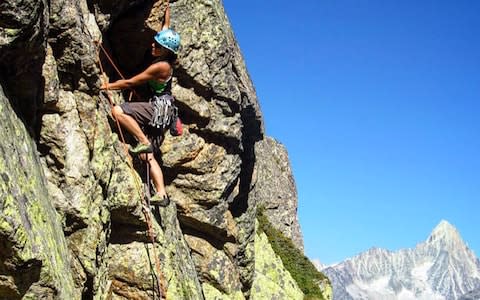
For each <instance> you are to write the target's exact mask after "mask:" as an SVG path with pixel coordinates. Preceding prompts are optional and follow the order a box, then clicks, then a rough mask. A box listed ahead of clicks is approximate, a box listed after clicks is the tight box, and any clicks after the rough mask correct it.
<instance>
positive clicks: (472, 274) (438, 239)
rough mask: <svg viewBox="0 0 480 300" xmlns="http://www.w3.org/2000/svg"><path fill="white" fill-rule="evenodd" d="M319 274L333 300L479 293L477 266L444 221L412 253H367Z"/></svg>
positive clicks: (444, 298) (446, 299) (434, 298)
mask: <svg viewBox="0 0 480 300" xmlns="http://www.w3.org/2000/svg"><path fill="white" fill-rule="evenodd" d="M322 271H323V272H324V273H325V274H326V275H327V276H328V277H329V278H330V280H331V282H332V285H333V291H334V297H333V299H334V300H360V299H362V300H367V299H368V300H390V299H391V300H410V299H411V300H414V299H415V300H453V299H460V298H461V297H462V296H463V295H465V294H467V293H469V292H471V291H474V290H478V289H479V288H480V261H479V260H478V258H476V257H475V254H474V253H473V252H472V251H471V250H470V249H469V248H468V247H467V245H466V244H465V243H464V241H463V240H462V238H461V236H460V234H459V233H458V231H457V230H456V229H455V227H453V226H452V225H450V224H449V223H448V222H447V221H441V222H440V224H438V225H437V227H435V229H434V230H433V232H432V233H431V234H430V236H429V237H428V239H427V241H425V242H423V243H420V244H418V245H417V246H416V247H415V248H414V249H403V250H400V251H397V252H391V251H388V250H384V249H379V248H372V249H370V250H368V251H367V252H364V253H362V254H360V255H358V256H356V257H354V258H351V259H348V260H346V261H344V262H342V263H339V264H337V265H335V266H331V267H328V268H325V269H323V270H322Z"/></svg>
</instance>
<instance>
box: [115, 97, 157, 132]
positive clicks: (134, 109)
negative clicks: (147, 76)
mask: <svg viewBox="0 0 480 300" xmlns="http://www.w3.org/2000/svg"><path fill="white" fill-rule="evenodd" d="M120 107H121V108H122V110H123V112H124V113H125V114H127V115H129V116H131V117H132V118H133V119H134V120H135V121H137V123H138V124H139V125H140V126H141V127H146V126H147V125H148V123H149V122H150V120H152V117H153V113H154V111H155V107H154V105H153V103H151V102H146V101H145V102H125V103H122V104H121V105H120Z"/></svg>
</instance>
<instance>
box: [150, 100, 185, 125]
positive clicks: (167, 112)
mask: <svg viewBox="0 0 480 300" xmlns="http://www.w3.org/2000/svg"><path fill="white" fill-rule="evenodd" d="M173 101H174V98H173V96H172V95H170V94H163V95H160V96H158V95H154V96H153V97H152V99H150V102H151V103H153V106H154V112H153V117H152V119H151V120H150V123H148V125H150V126H152V127H155V128H161V129H165V128H167V127H168V126H170V124H171V122H172V120H173V118H174V117H175V116H176V115H177V114H178V112H177V108H176V107H175V106H174V105H173Z"/></svg>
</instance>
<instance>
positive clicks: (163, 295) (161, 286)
mask: <svg viewBox="0 0 480 300" xmlns="http://www.w3.org/2000/svg"><path fill="white" fill-rule="evenodd" d="M98 45H99V46H100V49H102V51H103V53H104V54H105V56H106V57H107V59H108V60H109V62H110V63H111V64H112V65H113V67H114V69H115V70H116V71H117V73H118V74H119V75H120V77H121V78H122V79H125V77H123V75H122V73H121V72H120V70H119V69H118V68H117V66H116V65H115V63H114V62H113V60H112V58H111V57H110V56H109V55H108V53H107V51H106V50H105V49H104V48H103V46H102V44H100V43H98ZM97 49H98V48H97ZM99 52H100V51H97V59H98V62H99V65H100V71H101V73H102V75H103V76H102V82H107V85H106V87H107V88H106V91H107V98H108V101H109V102H110V108H113V106H114V103H113V100H112V98H111V94H110V90H109V89H108V80H107V78H106V75H105V73H104V70H103V65H102V62H101V60H100V53H99ZM104 80H105V81H104ZM132 93H135V91H134V90H132V92H131V93H130V97H129V98H130V99H131V97H132ZM135 94H136V93H135ZM130 99H129V100H130ZM115 121H116V124H117V129H118V132H119V133H120V138H121V141H122V143H123V144H124V145H125V148H124V149H125V153H126V155H127V157H130V156H129V155H128V148H127V146H126V143H125V138H124V136H123V131H122V127H121V126H120V122H119V121H118V120H117V119H115ZM146 159H148V157H147V158H146ZM127 161H128V166H129V167H130V170H131V172H132V175H133V178H135V185H136V188H137V190H138V191H139V195H140V198H141V199H142V202H143V213H144V215H145V219H146V221H147V226H148V230H147V232H148V235H149V238H150V240H151V242H152V250H153V256H154V257H155V266H156V269H157V274H158V276H155V277H156V278H157V284H158V287H159V293H160V298H162V299H166V287H165V285H164V281H165V278H164V277H163V273H162V272H161V267H160V260H159V258H158V256H157V254H156V250H155V234H154V230H153V225H152V218H151V215H150V213H151V211H150V209H147V207H149V203H145V195H144V193H145V191H143V190H142V188H141V187H140V183H139V181H138V178H137V176H135V175H136V174H135V169H134V167H133V162H132V160H131V159H127ZM146 163H147V164H149V162H148V161H146ZM147 171H148V167H147ZM147 184H150V183H149V182H147ZM154 275H155V274H154Z"/></svg>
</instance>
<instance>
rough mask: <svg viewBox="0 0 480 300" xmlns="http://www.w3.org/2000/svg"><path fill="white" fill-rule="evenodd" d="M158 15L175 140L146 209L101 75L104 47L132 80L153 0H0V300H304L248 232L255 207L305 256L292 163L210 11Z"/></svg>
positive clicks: (254, 228) (147, 36)
mask: <svg viewBox="0 0 480 300" xmlns="http://www.w3.org/2000/svg"><path fill="white" fill-rule="evenodd" d="M170 5H171V9H172V21H173V26H174V28H175V29H176V30H177V31H178V32H179V33H180V34H181V36H182V49H181V52H180V55H179V63H178V65H177V66H176V68H175V73H174V89H173V93H174V95H175V97H176V98H177V104H178V106H179V110H180V116H181V118H182V121H183V122H184V130H185V133H184V135H183V136H181V137H172V136H170V135H168V134H167V136H166V139H165V141H164V143H163V145H162V149H161V150H162V166H163V169H164V173H165V176H166V178H165V180H166V184H167V191H168V193H169V195H170V196H171V198H172V199H173V200H174V202H172V203H171V204H170V205H169V206H168V207H166V208H160V209H159V208H153V209H150V208H146V207H145V205H144V204H143V203H144V201H143V197H142V192H141V189H142V187H141V182H142V180H143V181H145V180H146V179H145V178H144V176H143V174H144V173H145V172H144V170H143V165H142V163H140V162H138V161H136V160H133V165H134V166H135V171H133V170H132V169H131V168H130V166H129V162H130V157H129V156H128V154H126V153H125V151H124V146H123V144H122V142H121V141H120V138H119V132H118V130H117V129H116V125H115V121H114V120H113V119H112V117H111V114H110V106H109V102H108V99H107V97H106V96H105V94H104V93H101V92H100V91H99V86H100V84H101V81H102V79H104V78H103V75H102V72H101V68H100V66H101V65H102V66H103V67H104V68H105V69H104V71H105V73H106V76H108V77H110V80H114V79H117V78H118V76H119V75H118V74H117V73H116V72H115V71H114V70H113V68H112V66H111V64H110V63H109V62H108V60H107V58H106V56H105V54H104V53H102V51H101V49H100V45H103V47H104V48H105V49H106V50H107V52H108V53H110V55H111V56H112V57H113V58H114V60H115V62H116V64H118V66H119V68H120V69H121V70H122V72H123V74H124V75H125V76H126V77H128V76H130V75H132V74H135V73H136V72H138V71H140V70H142V69H143V68H144V67H145V65H146V64H147V63H148V62H149V60H150V59H151V58H150V57H148V52H149V48H150V44H151V39H152V36H153V34H154V33H155V32H156V31H157V30H158V29H159V26H160V24H161V21H162V19H163V11H164V8H165V3H164V2H162V1H158V2H152V1H143V0H115V1H111V0H88V1H74V0H52V1H46V0H41V1H11V0H9V1H3V2H1V3H0V70H1V73H0V118H1V121H2V128H1V129H0V137H1V140H2V142H1V144H0V176H1V178H0V299H40V298H42V299H157V298H159V297H160V296H166V297H167V298H168V299H246V298H250V299H302V298H303V296H304V293H305V290H302V284H301V283H299V282H297V281H296V280H295V279H294V278H293V277H292V276H291V274H290V272H289V271H288V270H287V269H286V267H285V266H284V263H283V262H282V258H281V257H280V256H279V255H278V254H277V253H276V252H275V250H274V249H273V248H272V246H271V245H270V242H269V239H268V238H267V235H266V233H265V232H263V231H262V230H260V229H259V228H260V227H259V225H258V221H257V207H263V208H265V214H266V216H267V218H268V219H269V220H270V223H271V224H273V226H274V227H277V229H278V230H280V231H281V232H283V233H284V234H285V236H287V237H288V238H290V239H291V240H292V241H293V244H294V245H295V246H296V248H297V250H298V252H300V253H301V252H302V249H303V241H302V237H301V232H300V227H299V224H298V221H297V216H296V209H297V198H296V190H295V184H294V181H293V177H292V174H291V171H290V167H289V165H288V156H287V154H286V151H285V149H284V148H283V147H282V146H281V145H280V144H279V143H277V142H275V141H274V140H273V139H271V138H268V137H266V136H265V135H264V130H263V124H262V122H263V120H262V116H261V111H260V108H259V104H258V101H257V98H256V94H255V89H254V87H253V84H252V82H251V80H250V78H249V75H248V73H247V70H246V68H245V63H244V61H243V58H242V55H241V52H240V49H239V47H238V45H237V43H236V41H235V38H234V35H233V32H232V30H231V28H230V25H229V22H228V19H227V17H226V15H225V12H224V10H223V6H222V3H221V1H218V0H202V1H194V0H177V1H172V2H171V4H170ZM100 63H101V64H100ZM103 67H102V69H103ZM139 94H140V95H142V91H141V90H140V91H139ZM113 96H114V97H113V98H114V99H115V100H114V101H116V102H117V103H120V102H122V101H126V100H125V99H126V98H127V97H128V95H126V94H122V93H115V94H114V95H113ZM127 140H128V137H127ZM262 228H263V227H262ZM158 282H160V283H161V284H162V285H164V289H163V290H162V289H160V288H159V287H158ZM318 284H319V285H321V286H328V280H324V281H323V282H318ZM327 290H328V288H327ZM162 292H163V295H160V294H162ZM328 296H329V295H326V297H328Z"/></svg>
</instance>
